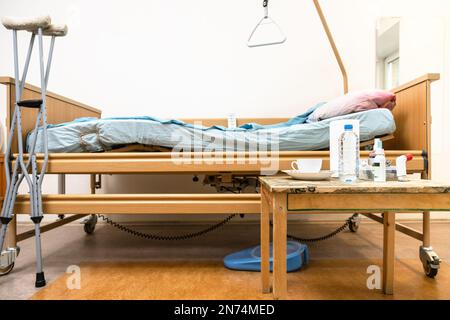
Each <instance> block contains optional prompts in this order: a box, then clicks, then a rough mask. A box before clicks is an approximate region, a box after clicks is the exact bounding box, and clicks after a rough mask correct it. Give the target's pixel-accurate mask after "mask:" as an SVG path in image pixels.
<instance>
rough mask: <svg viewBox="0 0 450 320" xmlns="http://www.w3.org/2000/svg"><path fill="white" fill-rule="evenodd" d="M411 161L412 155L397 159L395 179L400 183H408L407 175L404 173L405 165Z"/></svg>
mask: <svg viewBox="0 0 450 320" xmlns="http://www.w3.org/2000/svg"><path fill="white" fill-rule="evenodd" d="M412 159H413V155H412V154H407V155H404V156H401V157H398V158H397V161H396V163H395V164H396V166H397V178H398V181H400V182H407V181H408V173H407V171H406V163H407V162H408V161H411V160H412Z"/></svg>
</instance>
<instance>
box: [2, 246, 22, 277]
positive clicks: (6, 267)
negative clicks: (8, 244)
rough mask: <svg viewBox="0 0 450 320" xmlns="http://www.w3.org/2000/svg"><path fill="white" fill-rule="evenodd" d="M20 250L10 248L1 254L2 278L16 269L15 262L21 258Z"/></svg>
mask: <svg viewBox="0 0 450 320" xmlns="http://www.w3.org/2000/svg"><path fill="white" fill-rule="evenodd" d="M19 253H20V248H19V247H15V248H8V249H6V250H4V251H3V252H2V253H1V256H0V277H1V276H6V275H7V274H9V273H11V271H12V270H13V269H14V262H15V261H16V258H17V257H18V256H19Z"/></svg>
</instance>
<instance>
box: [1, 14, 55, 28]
mask: <svg viewBox="0 0 450 320" xmlns="http://www.w3.org/2000/svg"><path fill="white" fill-rule="evenodd" d="M2 23H3V25H4V26H5V28H6V29H9V30H27V31H34V30H37V29H38V28H42V29H46V28H48V27H49V26H50V25H51V23H52V20H51V18H50V16H42V17H35V18H12V17H4V18H2Z"/></svg>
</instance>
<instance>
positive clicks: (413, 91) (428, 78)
mask: <svg viewBox="0 0 450 320" xmlns="http://www.w3.org/2000/svg"><path fill="white" fill-rule="evenodd" d="M439 79H440V76H439V74H427V75H425V76H423V77H420V78H418V79H416V80H414V81H411V82H409V83H407V84H405V85H403V86H401V87H399V88H396V89H394V90H392V92H393V93H395V95H396V96H397V106H396V107H395V109H394V111H393V114H394V118H395V122H396V125H397V131H396V132H395V139H394V140H392V141H389V142H387V143H386V146H385V147H386V149H387V150H421V151H424V152H425V153H426V154H427V155H430V153H431V92H430V86H431V83H432V82H433V81H436V80H439Z"/></svg>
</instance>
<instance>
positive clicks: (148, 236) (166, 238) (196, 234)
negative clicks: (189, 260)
mask: <svg viewBox="0 0 450 320" xmlns="http://www.w3.org/2000/svg"><path fill="white" fill-rule="evenodd" d="M236 216H237V214H232V215H230V216H228V217H227V218H226V219H224V220H222V221H220V222H219V223H217V224H214V225H211V226H209V227H208V228H206V229H204V230H200V231H197V232H193V233H187V234H183V235H170V236H162V235H157V234H151V233H144V232H140V231H136V230H133V229H131V228H128V227H126V226H124V225H122V224H119V223H117V222H115V221H113V220H111V218H108V217H106V216H104V215H102V214H98V217H99V218H101V219H102V220H103V221H105V222H106V223H107V224H109V225H111V226H113V227H114V228H116V229H119V230H121V231H123V232H126V233H129V234H131V235H133V236H135V237H139V238H144V239H147V240H158V241H182V240H189V239H193V238H198V237H200V236H203V235H205V234H208V233H211V232H213V231H216V230H217V229H219V228H221V227H223V226H224V225H226V224H227V223H229V222H230V221H231V220H233V219H234V218H235V217H236Z"/></svg>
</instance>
